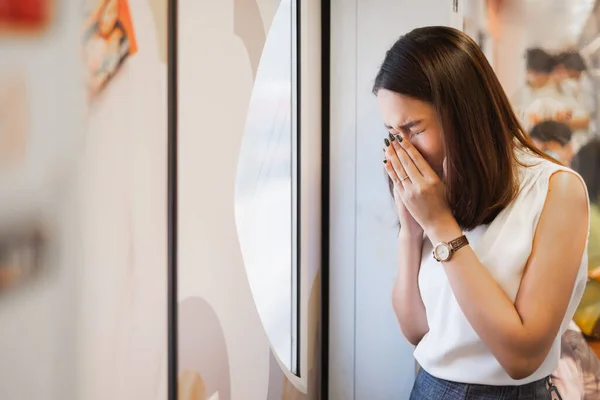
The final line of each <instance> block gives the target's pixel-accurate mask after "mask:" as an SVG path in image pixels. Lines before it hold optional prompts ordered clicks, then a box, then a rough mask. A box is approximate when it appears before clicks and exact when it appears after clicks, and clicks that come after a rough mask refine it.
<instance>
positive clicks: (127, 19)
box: [83, 0, 137, 98]
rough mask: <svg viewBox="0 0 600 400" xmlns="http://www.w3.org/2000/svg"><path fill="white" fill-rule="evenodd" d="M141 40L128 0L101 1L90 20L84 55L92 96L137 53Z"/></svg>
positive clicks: (85, 32) (85, 35) (90, 94)
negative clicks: (138, 39)
mask: <svg viewBox="0 0 600 400" xmlns="http://www.w3.org/2000/svg"><path fill="white" fill-rule="evenodd" d="M136 51H137V42H136V38H135V32H134V29H133V22H132V19H131V13H130V10H129V3H128V1H127V0H99V1H98V5H97V8H96V9H95V11H93V12H92V13H91V15H89V16H88V18H87V19H86V22H85V25H84V34H83V56H84V60H85V66H86V83H87V87H88V92H89V97H90V98H92V97H94V96H95V95H96V94H97V93H98V92H100V91H101V90H102V88H104V86H106V84H107V83H108V82H109V81H110V79H111V78H112V77H113V76H114V75H115V74H116V73H117V72H118V70H119V68H120V67H121V65H122V64H123V62H125V60H126V59H127V58H128V57H129V56H131V55H133V54H135V53H136Z"/></svg>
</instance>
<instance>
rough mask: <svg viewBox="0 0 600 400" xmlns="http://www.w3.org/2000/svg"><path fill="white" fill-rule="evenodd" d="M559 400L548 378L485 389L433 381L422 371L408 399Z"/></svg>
mask: <svg viewBox="0 0 600 400" xmlns="http://www.w3.org/2000/svg"><path fill="white" fill-rule="evenodd" d="M434 399H435V400H560V399H561V398H560V395H559V394H558V391H557V390H556V387H554V385H553V384H552V381H551V380H550V378H545V379H541V380H539V381H535V382H532V383H529V384H527V385H522V386H488V385H472V384H468V383H458V382H451V381H446V380H443V379H439V378H436V377H434V376H432V375H430V374H428V373H427V372H425V370H423V369H422V368H421V370H420V371H419V373H418V375H417V379H416V380H415V383H414V386H413V389H412V392H411V394H410V400H434Z"/></svg>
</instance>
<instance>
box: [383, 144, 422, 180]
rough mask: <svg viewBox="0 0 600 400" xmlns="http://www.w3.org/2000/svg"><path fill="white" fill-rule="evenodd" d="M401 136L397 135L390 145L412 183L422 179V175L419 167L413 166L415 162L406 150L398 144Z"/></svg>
mask: <svg viewBox="0 0 600 400" xmlns="http://www.w3.org/2000/svg"><path fill="white" fill-rule="evenodd" d="M401 140H402V138H401V137H400V136H397V137H396V138H395V140H394V141H393V142H392V146H390V147H393V148H394V152H395V153H396V155H397V157H398V160H399V161H400V163H401V165H402V168H403V170H404V171H405V172H406V176H408V177H409V178H410V180H411V181H412V183H415V182H417V181H419V180H421V179H423V175H422V174H421V172H420V171H419V169H418V168H417V167H416V166H415V163H414V162H413V161H412V159H411V158H410V157H409V155H408V154H407V153H406V150H404V149H403V148H402V146H401V145H400V144H398V143H399V142H400V141H401Z"/></svg>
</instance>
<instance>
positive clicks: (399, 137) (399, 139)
mask: <svg viewBox="0 0 600 400" xmlns="http://www.w3.org/2000/svg"><path fill="white" fill-rule="evenodd" d="M398 143H402V136H400V135H398Z"/></svg>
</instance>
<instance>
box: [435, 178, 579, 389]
mask: <svg viewBox="0 0 600 400" xmlns="http://www.w3.org/2000/svg"><path fill="white" fill-rule="evenodd" d="M587 229H588V216H587V199H586V193H585V190H584V187H583V185H582V183H581V181H580V180H579V179H578V178H577V177H576V176H575V175H573V174H571V173H569V172H557V173H555V174H554V175H553V176H552V177H551V178H550V186H549V191H548V195H547V199H546V203H545V206H544V209H543V211H542V214H541V217H540V220H539V223H538V226H537V230H536V233H535V236H534V241H533V249H532V253H531V256H530V258H529V260H528V262H527V265H526V267H525V273H524V275H523V278H522V281H521V286H520V288H519V292H518V294H517V298H516V300H515V303H514V304H513V303H512V302H511V301H510V299H509V298H508V297H507V296H506V294H505V293H504V291H503V290H502V288H500V286H499V285H498V284H497V283H496V281H495V280H494V279H493V278H492V276H491V275H490V274H489V272H488V271H487V270H486V268H485V267H484V266H483V265H482V264H481V262H480V261H479V260H478V258H477V256H476V255H475V253H474V252H473V250H472V249H471V247H469V246H467V247H465V248H463V249H461V250H459V251H458V252H457V253H456V254H455V255H454V256H453V257H452V258H451V259H450V260H449V261H448V262H445V263H443V267H444V270H445V272H446V275H447V277H448V280H449V281H450V285H451V287H452V290H453V292H454V295H455V296H456V300H457V301H458V304H459V305H460V307H461V310H462V311H463V313H464V314H465V316H466V318H467V320H468V321H469V323H470V324H471V326H472V327H473V329H474V330H475V331H476V332H477V334H478V335H479V337H480V338H481V339H482V340H483V341H484V342H485V344H486V345H487V346H488V348H489V349H490V351H491V352H492V353H493V354H494V356H495V357H496V359H497V360H498V362H499V363H500V364H501V365H502V367H503V368H504V370H505V371H506V372H507V373H508V374H509V375H510V377H511V378H513V379H523V378H526V377H527V376H529V375H531V374H532V373H534V372H535V371H536V370H537V369H538V368H539V367H540V365H541V364H542V363H543V361H544V360H545V358H546V357H547V355H548V352H549V351H550V348H551V346H552V343H553V341H554V339H555V338H556V335H557V334H558V331H559V329H560V325H561V323H562V320H563V318H564V315H565V312H566V309H567V306H568V303H569V300H570V297H571V293H572V290H573V286H574V283H575V278H576V276H577V271H578V268H579V265H580V262H581V257H582V254H583V251H584V248H585V243H586V237H587ZM425 232H426V233H427V234H428V236H429V237H430V239H431V240H432V242H434V243H436V242H440V241H448V240H452V239H454V238H456V237H459V236H460V235H461V234H462V232H461V229H460V227H459V226H458V224H457V223H456V221H455V220H454V219H453V218H452V220H451V221H446V222H442V223H438V224H436V226H435V227H434V228H431V229H426V230H425Z"/></svg>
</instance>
